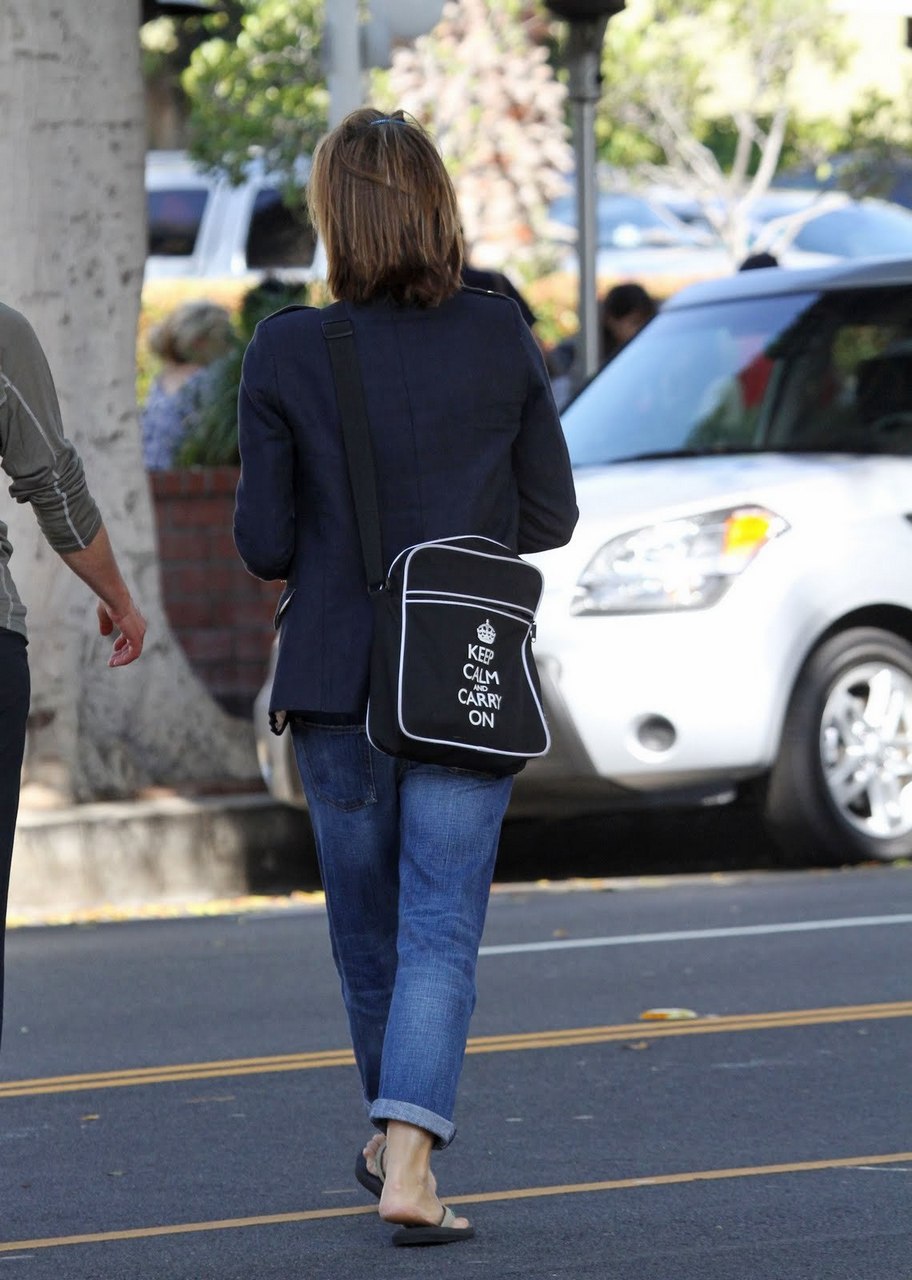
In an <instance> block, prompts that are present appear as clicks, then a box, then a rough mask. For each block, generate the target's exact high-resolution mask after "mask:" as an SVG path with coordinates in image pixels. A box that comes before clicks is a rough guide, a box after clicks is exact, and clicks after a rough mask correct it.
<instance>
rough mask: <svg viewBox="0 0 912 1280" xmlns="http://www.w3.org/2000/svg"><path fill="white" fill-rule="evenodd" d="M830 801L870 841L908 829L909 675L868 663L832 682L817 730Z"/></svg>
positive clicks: (911, 822) (911, 762)
mask: <svg viewBox="0 0 912 1280" xmlns="http://www.w3.org/2000/svg"><path fill="white" fill-rule="evenodd" d="M820 759H821V764H822V766H823V775H824V779H825V781H826V784H827V788H828V790H829V793H830V797H831V799H832V801H833V803H834V805H835V806H836V808H837V810H838V811H839V814H840V816H841V817H842V818H843V819H844V821H845V822H847V823H848V824H849V825H850V826H852V827H854V828H855V829H856V830H858V831H861V832H862V833H863V834H864V835H865V836H868V837H869V838H871V839H874V840H893V839H896V838H897V837H901V836H904V835H907V834H908V833H909V832H910V831H912V676H910V674H909V672H907V671H905V670H904V669H903V668H902V667H899V666H897V665H895V664H894V663H890V662H866V663H862V664H859V665H858V666H856V667H852V668H851V669H850V670H849V671H846V672H845V673H844V674H843V675H842V676H840V678H839V680H838V681H837V682H836V683H835V684H834V685H833V688H832V689H831V690H830V693H829V695H828V697H827V700H826V704H825V706H824V709H823V716H822V719H821V725H820Z"/></svg>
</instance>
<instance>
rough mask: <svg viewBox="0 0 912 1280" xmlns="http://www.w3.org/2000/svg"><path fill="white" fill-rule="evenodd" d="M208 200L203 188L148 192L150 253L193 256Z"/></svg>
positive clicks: (179, 256)
mask: <svg viewBox="0 0 912 1280" xmlns="http://www.w3.org/2000/svg"><path fill="white" fill-rule="evenodd" d="M208 198H209V193H208V192H207V191H205V190H204V189H203V188H202V187H185V188H179V187H175V188H173V189H168V190H162V191H149V192H147V194H146V211H147V217H148V224H149V253H150V254H157V255H159V256H161V257H166V258H181V257H187V256H189V255H190V254H191V253H193V250H194V249H195V248H196V238H197V236H198V235H199V229H200V223H201V222H202V220H203V212H204V210H205V208H206V201H207V200H208Z"/></svg>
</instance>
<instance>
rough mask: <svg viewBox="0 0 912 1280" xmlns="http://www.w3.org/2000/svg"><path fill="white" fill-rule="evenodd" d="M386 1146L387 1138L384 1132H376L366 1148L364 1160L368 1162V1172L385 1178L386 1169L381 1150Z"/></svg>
mask: <svg viewBox="0 0 912 1280" xmlns="http://www.w3.org/2000/svg"><path fill="white" fill-rule="evenodd" d="M385 1146H386V1138H385V1136H384V1135H383V1134H382V1133H375V1134H374V1136H373V1137H372V1138H371V1140H370V1142H368V1144H367V1146H366V1147H365V1148H364V1160H365V1163H366V1164H367V1171H368V1173H372V1174H374V1176H375V1177H377V1178H383V1177H384V1175H385V1173H386V1170H385V1168H384V1167H383V1158H382V1156H381V1154H380V1153H381V1151H382V1150H383V1148H384V1147H385Z"/></svg>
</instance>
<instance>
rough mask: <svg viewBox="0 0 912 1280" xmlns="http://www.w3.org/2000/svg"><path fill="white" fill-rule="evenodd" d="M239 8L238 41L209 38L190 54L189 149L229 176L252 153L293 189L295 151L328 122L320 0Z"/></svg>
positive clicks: (247, 1)
mask: <svg viewBox="0 0 912 1280" xmlns="http://www.w3.org/2000/svg"><path fill="white" fill-rule="evenodd" d="M243 9H244V13H243V16H242V18H241V33H240V35H239V36H238V38H237V40H236V41H233V40H225V39H215V40H209V41H207V42H206V43H205V44H202V45H200V46H199V47H198V48H197V49H196V50H195V51H194V53H193V55H192V57H191V60H190V67H189V70H188V71H187V72H186V74H185V76H184V79H183V83H184V88H185V89H186V91H187V93H188V95H189V97H190V103H191V107H190V118H189V126H188V146H189V150H190V151H191V153H192V154H193V155H194V156H195V157H196V159H197V160H199V161H200V162H201V163H203V164H205V165H208V166H209V167H210V168H215V169H218V170H220V171H222V172H224V173H226V174H227V175H228V177H229V178H230V179H231V180H232V181H233V182H240V181H241V180H242V179H243V176H244V170H245V168H246V166H247V165H248V163H249V161H250V158H251V156H252V155H254V154H257V155H259V156H260V157H261V158H262V160H263V163H264V164H265V165H266V168H267V169H269V170H270V171H272V172H274V173H277V174H282V175H284V176H285V178H286V185H287V186H288V188H289V190H293V189H294V188H295V186H296V181H295V174H296V167H297V165H298V163H299V161H300V158H301V157H302V156H305V155H308V154H309V153H310V152H311V151H312V150H313V148H314V145H315V144H316V142H317V139H318V138H319V137H320V135H321V134H322V133H323V132H324V131H325V129H326V120H327V111H328V106H329V98H328V94H327V90H326V84H325V77H324V73H323V67H322V63H321V60H320V41H321V36H322V30H323V0H244V4H243Z"/></svg>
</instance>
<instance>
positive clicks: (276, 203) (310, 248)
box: [247, 187, 315, 267]
mask: <svg viewBox="0 0 912 1280" xmlns="http://www.w3.org/2000/svg"><path fill="white" fill-rule="evenodd" d="M314 248H315V238H314V233H313V227H312V226H311V224H310V219H309V218H308V217H307V214H306V213H305V211H304V206H303V200H302V201H301V202H300V204H299V206H297V207H295V208H290V207H289V206H288V205H287V204H285V202H284V201H283V200H282V195H281V192H279V191H277V190H276V189H275V188H274V187H264V188H263V189H262V191H260V192H258V194H257V197H256V200H255V201H254V205H253V213H252V215H251V218H250V231H249V233H248V235H247V266H248V267H309V266H310V264H311V263H312V262H313V256H314Z"/></svg>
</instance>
